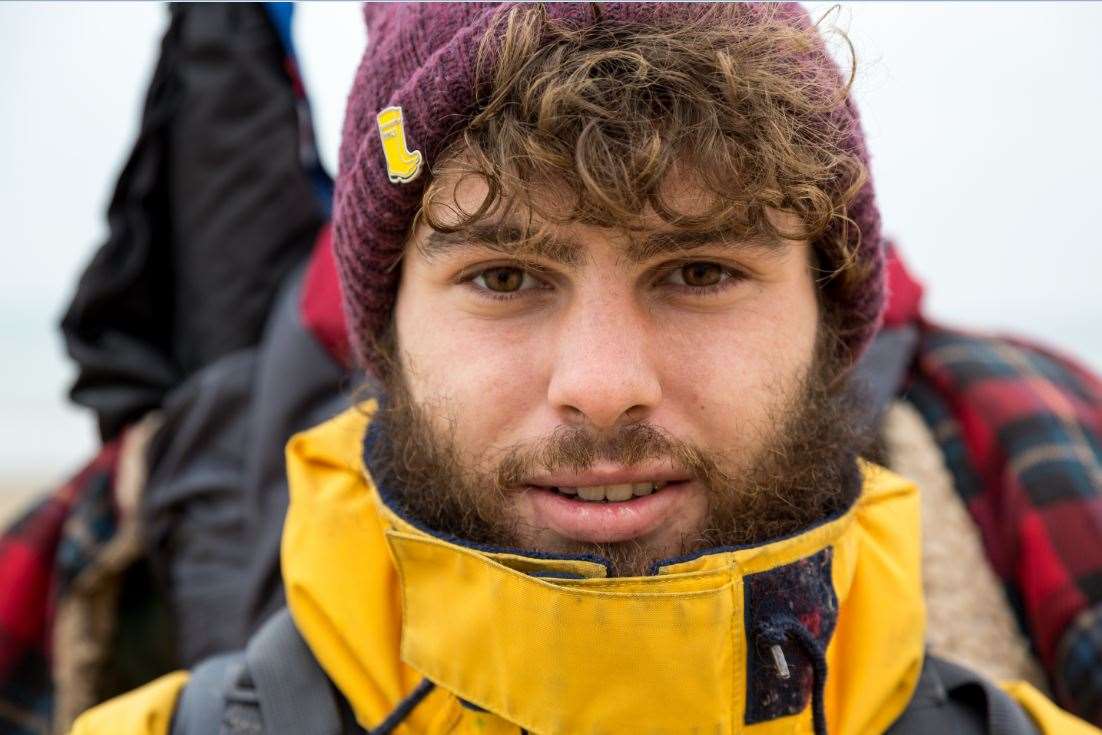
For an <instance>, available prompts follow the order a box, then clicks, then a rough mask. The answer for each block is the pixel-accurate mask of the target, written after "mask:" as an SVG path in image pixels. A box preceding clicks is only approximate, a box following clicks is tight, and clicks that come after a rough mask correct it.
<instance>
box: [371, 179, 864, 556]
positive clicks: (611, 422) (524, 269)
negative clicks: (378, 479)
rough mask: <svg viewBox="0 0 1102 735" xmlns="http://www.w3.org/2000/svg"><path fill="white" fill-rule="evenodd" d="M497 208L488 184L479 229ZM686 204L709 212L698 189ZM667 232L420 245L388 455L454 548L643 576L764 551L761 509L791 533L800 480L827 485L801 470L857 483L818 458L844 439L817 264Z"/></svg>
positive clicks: (571, 231) (677, 201)
mask: <svg viewBox="0 0 1102 735" xmlns="http://www.w3.org/2000/svg"><path fill="white" fill-rule="evenodd" d="M484 192H485V189H484V187H483V185H481V184H480V183H479V182H478V181H477V180H475V179H471V178H468V179H466V180H464V181H463V182H461V183H460V184H459V185H458V187H457V188H456V189H455V195H456V203H457V204H458V205H459V206H460V207H462V208H463V210H465V211H467V212H471V211H475V210H476V209H477V207H478V204H479V203H480V202H481V201H482V197H483V194H484ZM671 201H672V204H673V205H674V206H675V207H677V208H678V209H680V210H681V211H692V210H693V208H694V207H695V206H697V205H698V204H702V202H703V200H702V199H700V194H699V192H696V191H694V190H693V189H692V188H691V187H690V186H687V185H684V184H680V185H678V186H677V187H676V188H674V189H673V190H672V191H671ZM438 214H439V216H440V217H441V218H443V219H447V215H446V213H445V212H443V211H441V212H439V213H438ZM522 214H523V213H522ZM773 216H775V217H776V218H777V221H778V222H779V223H780V224H781V225H782V231H783V229H784V228H783V225H784V223H785V222H786V220H785V219H784V217H785V215H782V214H780V213H776V214H775V215H773ZM648 222H649V224H650V225H651V226H650V228H649V229H647V230H643V231H636V232H632V233H630V234H629V233H627V232H624V231H620V230H613V229H608V228H602V227H596V226H591V225H583V224H577V223H571V224H569V225H558V226H554V227H552V228H551V230H550V233H551V235H552V237H553V238H554V243H553V244H552V243H547V244H546V245H545V246H543V247H537V248H535V249H533V250H528V251H526V252H524V253H523V254H520V255H518V254H516V253H513V252H509V248H508V247H505V248H503V247H501V246H500V245H495V244H493V243H486V242H481V241H480V238H481V236H483V235H486V234H487V233H491V234H492V232H493V227H492V226H493V225H498V224H501V221H500V220H499V219H497V218H495V217H493V216H491V217H488V218H487V219H485V220H483V221H482V222H480V223H479V226H480V228H482V231H481V232H475V233H456V234H441V233H437V232H435V231H433V230H432V229H430V228H429V227H428V226H427V225H425V224H421V225H420V226H419V228H418V229H417V230H416V231H415V232H414V233H412V236H411V239H410V242H409V243H408V246H407V248H406V251H405V254H404V260H403V270H402V279H401V285H400V289H399V293H398V300H397V306H396V311H395V324H394V327H395V336H396V342H397V358H398V359H397V363H398V365H397V369H398V371H399V372H398V374H396V375H395V376H393V377H392V379H391V380H390V389H389V392H390V394H391V397H392V399H395V401H396V404H395V405H398V406H399V410H400V412H399V413H398V414H394V415H396V416H399V417H400V418H399V419H398V420H399V421H400V422H401V424H402V425H401V426H392V427H391V428H390V430H389V431H388V434H389V433H392V432H395V431H396V433H397V434H399V435H400V437H401V438H399V439H397V441H399V442H401V443H403V444H404V446H402V447H400V448H399V449H398V450H396V451H392V452H391V457H390V461H391V463H392V464H393V463H394V461H395V456H396V455H401V456H400V457H399V458H398V462H399V463H400V464H404V466H405V467H404V469H405V471H403V470H402V469H399V470H398V474H400V475H404V477H403V481H404V483H405V484H406V487H405V488H404V489H403V493H404V494H405V495H406V496H407V499H408V500H409V505H410V506H411V507H412V508H414V509H415V510H416V509H420V510H421V512H422V513H425V514H428V515H430V516H434V518H435V520H436V524H435V525H443V526H450V527H447V528H443V529H441V530H445V531H450V532H454V533H459V534H460V535H464V534H466V535H474V536H480V537H481V538H477V539H476V540H479V541H489V542H493V543H498V544H502V545H510V546H518V547H521V548H524V549H529V550H539V551H547V552H562V553H578V552H590V551H596V552H598V553H603V554H605V555H606V556H610V557H611V558H613V561H614V564H615V565H616V566H617V571H618V572H620V573H642V572H643V571H644V570H645V569H646V567H647V565H649V564H650V563H653V562H654V561H655V560H658V559H662V558H666V557H669V556H673V555H676V554H680V553H683V552H686V551H691V550H693V549H695V548H698V547H700V546H701V545H706V544H714V543H724V542H730V541H732V540H746V539H747V538H748V537H750V536H753V532H751V531H750V530H748V529H751V528H752V527H753V526H754V524H755V519H759V520H760V517H761V516H762V515H763V513H762V512H761V509H762V508H763V507H773V506H778V505H779V506H781V509H780V510H779V514H780V515H782V516H784V517H786V518H791V517H792V516H793V515H794V514H793V512H792V510H791V509H789V510H785V509H784V508H783V506H784V505H785V504H788V505H790V506H794V507H797V508H798V507H799V506H801V505H802V504H803V497H802V496H797V497H786V496H785V493H786V492H787V493H789V494H793V493H800V492H807V489H806V485H807V482H806V481H807V477H803V478H802V481H803V482H802V487H793V483H792V482H789V480H790V479H792V478H790V477H788V475H789V474H791V473H792V472H795V471H797V470H799V471H804V472H805V475H806V470H807V469H808V468H807V467H801V468H794V467H789V466H787V465H788V464H792V463H795V464H799V463H800V462H804V463H811V462H824V461H825V462H827V463H828V464H829V463H834V464H838V463H839V461H838V459H837V449H838V447H837V446H835V444H836V443H831V442H830V441H829V439H828V438H827V437H823V438H822V440H823V441H824V442H826V443H827V444H830V446H829V447H828V451H826V454H824V452H823V451H817V448H816V447H814V446H811V447H810V448H809V447H808V444H809V442H810V444H814V443H815V442H816V441H819V440H818V439H816V438H815V437H810V438H809V437H807V436H806V434H808V433H818V434H823V433H824V432H825V433H826V434H830V435H831V436H832V437H833V436H834V435H833V433H832V432H831V431H830V429H829V426H820V425H819V424H821V423H825V424H829V423H830V420H826V421H824V420H823V419H824V411H822V410H819V409H820V408H822V404H824V403H829V402H830V401H828V400H827V399H825V398H824V397H823V395H824V389H823V387H822V385H821V383H822V381H821V380H820V378H822V377H823V376H822V375H821V373H822V372H823V371H822V369H821V368H822V366H821V364H820V362H819V361H817V360H816V355H817V354H819V352H818V351H817V349H816V348H817V344H818V342H817V337H818V325H819V323H820V314H819V306H818V302H817V298H816V291H815V284H814V281H813V276H812V269H811V266H810V257H811V249H810V247H809V246H808V244H807V243H806V242H803V241H794V240H784V239H780V240H775V241H767V240H761V241H747V240H742V241H738V240H729V239H725V238H723V237H719V236H717V237H714V238H713V237H705V238H700V237H695V238H692V239H684V238H679V237H678V236H677V231H676V230H675V229H674V228H671V227H670V226H668V225H666V224H665V223H663V222H662V221H661V219H659V218H658V217H657V216H653V217H651V218H649V220H648ZM396 394H400V395H396ZM809 403H814V404H815V405H811V406H809ZM401 404H405V405H404V406H402V405H401ZM827 413H829V412H827ZM817 419H818V420H817ZM393 420H394V418H393V416H392V421H393ZM782 445H783V446H782ZM849 448H850V447H846V448H845V449H849ZM805 449H806V450H807V451H803V450H805ZM818 449H822V447H819V448H818ZM831 452H834V453H833V454H831ZM826 455H829V457H826ZM846 456H847V457H850V455H849V454H846ZM824 457H826V458H824ZM850 458H851V457H850ZM812 475H813V476H814V477H819V478H822V479H823V480H824V481H826V482H831V481H833V480H832V478H833V476H832V475H831V474H830V473H829V472H827V473H822V472H818V471H817V470H815V469H814V468H812ZM796 484H797V485H800V484H801V483H796ZM817 492H819V494H820V495H821V494H822V491H817ZM766 496H768V497H766ZM820 500H821V499H820ZM819 512H821V509H820V508H819V506H815V504H814V503H812V502H811V499H808V503H807V508H806V513H807V514H814V513H819ZM765 515H768V513H766V514H765ZM795 515H799V513H795ZM806 520H808V519H804V518H801V519H800V522H803V521H806ZM735 527H740V528H735ZM776 528H781V527H780V526H778V527H776ZM776 528H775V529H770V530H776ZM766 532H769V531H766ZM740 534H742V535H740Z"/></svg>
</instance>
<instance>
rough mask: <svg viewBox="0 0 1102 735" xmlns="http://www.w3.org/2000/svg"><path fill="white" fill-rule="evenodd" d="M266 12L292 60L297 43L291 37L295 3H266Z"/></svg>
mask: <svg viewBox="0 0 1102 735" xmlns="http://www.w3.org/2000/svg"><path fill="white" fill-rule="evenodd" d="M264 12H266V13H267V14H268V20H270V21H272V25H273V26H275V30H276V33H277V34H279V40H280V42H281V43H282V44H283V50H284V51H285V52H286V53H287V55H288V56H290V57H291V58H294V57H295V42H294V38H293V37H292V35H291V21H292V20H294V15H295V4H294V3H264Z"/></svg>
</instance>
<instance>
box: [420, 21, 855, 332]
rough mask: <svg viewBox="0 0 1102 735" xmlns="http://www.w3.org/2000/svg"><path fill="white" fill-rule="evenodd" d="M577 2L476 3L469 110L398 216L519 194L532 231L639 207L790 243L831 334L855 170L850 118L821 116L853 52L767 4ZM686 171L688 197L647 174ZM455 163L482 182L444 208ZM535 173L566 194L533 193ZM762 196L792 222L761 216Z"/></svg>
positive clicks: (457, 174) (851, 236) (454, 213)
mask: <svg viewBox="0 0 1102 735" xmlns="http://www.w3.org/2000/svg"><path fill="white" fill-rule="evenodd" d="M593 5H594V10H593V12H594V14H596V15H597V16H598V22H596V23H592V24H577V23H570V22H567V21H564V20H562V19H555V18H551V17H549V15H548V13H547V11H546V9H545V8H544V7H543V5H542V4H537V5H521V6H514V7H506V8H503V9H502V12H500V13H499V14H498V15H497V16H496V17H495V18H494V21H493V22H492V23H491V24H490V26H489V29H488V31H487V32H486V33H485V34H484V35H483V36H482V39H481V42H480V45H479V53H478V57H477V60H476V86H477V94H476V99H478V100H479V107H478V109H477V111H476V114H474V116H473V117H472V118H471V119H470V120H469V121H468V122H467V124H466V126H465V127H464V128H463V129H461V130H459V131H457V132H456V133H455V134H454V135H453V136H452V137H451V138H450V139H449V141H448V142H447V143H446V145H445V146H444V148H443V154H442V155H440V156H439V157H438V158H437V160H436V162H435V164H434V165H433V168H432V173H433V176H432V178H431V179H430V181H429V183H428V185H427V186H426V188H425V191H424V195H423V197H422V204H421V208H420V210H419V211H418V212H417V215H416V217H415V220H414V225H416V223H417V222H418V221H420V220H422V219H423V220H424V221H425V222H426V223H427V224H428V225H429V226H430V227H431V228H433V229H435V230H438V231H444V232H453V231H460V230H463V229H465V228H467V227H470V226H471V225H473V224H475V223H476V222H478V221H479V220H481V219H482V218H485V217H487V216H489V215H491V214H495V213H496V214H503V215H504V214H509V213H511V212H513V211H516V210H518V209H521V208H523V210H525V211H527V212H528V213H529V220H528V222H529V229H528V231H527V232H525V233H521V239H528V238H538V237H541V236H542V232H541V227H542V223H548V224H550V223H564V222H569V221H577V222H582V223H587V224H595V225H599V226H602V227H615V228H620V229H624V230H637V229H640V228H642V227H643V217H644V212H645V210H646V208H647V207H648V205H649V207H650V209H651V210H653V212H654V213H655V214H657V216H659V217H660V218H661V219H662V220H663V221H665V222H666V223H667V224H669V225H670V226H672V227H674V228H678V229H684V230H693V231H709V232H715V231H722V232H724V233H728V234H730V235H731V236H733V237H753V236H763V235H764V236H774V237H786V238H789V239H798V240H808V241H810V242H811V243H812V245H813V249H814V262H815V266H816V268H817V270H818V278H817V280H818V284H819V292H820V299H821V302H822V303H823V304H824V305H825V307H826V308H825V312H826V314H825V316H826V321H827V324H828V325H829V326H831V327H832V328H833V329H835V330H836V331H837V332H838V333H839V336H842V335H844V333H845V331H846V321H845V315H844V314H832V311H831V308H830V305H831V303H832V302H833V301H835V300H837V301H841V302H845V303H848V302H850V301H851V299H849V298H847V296H846V293H847V292H848V291H850V290H852V289H859V288H861V287H862V286H863V285H864V283H865V280H866V278H868V277H869V275H870V274H869V273H867V272H864V271H865V269H863V268H862V267H861V265H860V262H859V261H857V260H856V259H855V257H854V254H855V252H856V250H857V247H858V245H859V242H860V239H859V238H860V232H859V230H858V228H856V227H855V226H854V223H853V221H852V220H851V219H850V218H849V216H848V214H847V208H848V206H849V205H850V204H851V202H852V201H853V199H854V198H855V196H856V195H857V194H858V192H859V191H860V190H861V188H862V187H863V186H864V185H865V184H866V182H867V180H868V171H867V169H866V166H865V165H864V164H863V163H862V161H861V160H860V158H858V156H857V155H855V153H854V152H853V151H852V150H851V149H850V148H847V145H846V141H847V136H850V135H852V132H853V131H852V130H851V129H850V127H849V126H850V125H852V124H853V123H852V116H846V115H840V114H837V113H838V111H839V109H840V108H841V107H842V106H844V105H845V104H846V103H847V98H848V95H849V91H850V86H851V83H852V80H853V76H854V71H855V66H852V65H851V68H850V73H849V75H848V78H843V77H842V76H841V75H840V74H839V73H838V70H837V68H836V67H835V65H834V64H833V63H832V62H829V61H827V63H823V61H822V60H821V57H822V56H824V55H825V53H826V52H825V47H824V45H823V41H822V38H821V37H820V36H819V32H818V29H817V25H818V24H814V25H813V24H811V23H799V22H795V23H794V22H793V19H792V18H791V17H789V16H788V15H783V14H782V11H781V10H779V9H778V8H775V7H773V6H769V5H749V6H747V5H742V4H730V5H726V4H721V5H716V6H713V7H711V8H709V9H707V10H706V11H705V12H704V13H699V12H696V13H692V14H688V15H686V17H685V18H683V19H681V20H678V21H677V22H669V21H670V18H669V17H668V16H669V15H670V14H674V15H675V17H676V14H677V13H678V7H677V6H676V5H672V6H670V5H655V6H650V12H649V13H648V14H645V16H644V17H643V19H641V20H636V21H632V22H623V21H616V22H611V21H602V20H601V19H600V17H599V16H600V13H601V10H600V7H599V3H594V4H593ZM841 35H842V38H843V40H845V42H846V43H847V44H848V39H845V37H844V34H841ZM850 51H851V56H850V58H851V61H852V59H853V56H852V48H850ZM809 57H814V58H813V59H812V63H807V60H808V59H809ZM686 171H687V172H691V175H692V177H693V182H694V184H695V185H696V186H698V187H700V189H701V190H703V191H704V192H705V193H706V194H707V197H706V200H707V201H708V204H709V206H708V207H707V208H706V209H705V210H704V211H702V212H701V211H693V212H687V211H678V210H677V209H675V208H674V206H672V204H671V203H670V201H669V200H668V199H669V198H668V196H667V193H668V189H667V188H666V187H665V184H667V183H668V182H669V180H670V178H671V175H680V174H681V173H682V172H686ZM469 176H476V177H478V178H480V179H481V180H482V181H483V182H484V183H485V185H486V191H487V193H486V196H485V198H484V200H483V201H482V202H481V204H480V206H478V207H477V208H475V210H474V211H470V212H468V211H462V210H457V209H456V207H455V205H454V201H455V187H456V186H458V184H459V182H460V181H462V180H463V179H464V178H466V177H469ZM449 184H450V188H449ZM548 187H554V190H555V191H556V193H558V192H562V193H564V195H565V197H566V199H565V200H563V199H562V198H558V197H557V198H556V199H555V202H556V203H554V204H553V205H549V202H548V201H547V199H548V198H547V197H541V196H540V194H541V193H543V192H546V191H548ZM440 207H443V208H444V209H445V210H447V211H448V212H449V215H448V216H447V217H446V218H444V217H440V216H437V215H436V214H434V209H436V210H438V209H439V208H440ZM770 210H782V211H787V212H791V213H794V214H795V215H797V217H798V221H799V222H800V223H801V225H800V227H799V228H798V230H797V231H785V232H781V231H778V229H777V225H776V223H775V218H770V217H769V216H768V213H769V211H770ZM532 215H535V216H536V217H538V220H539V223H537V224H535V225H533V220H532ZM513 244H514V245H517V244H518V243H513ZM832 294H833V295H834V296H839V295H840V296H841V298H837V299H834V298H831V295H832Z"/></svg>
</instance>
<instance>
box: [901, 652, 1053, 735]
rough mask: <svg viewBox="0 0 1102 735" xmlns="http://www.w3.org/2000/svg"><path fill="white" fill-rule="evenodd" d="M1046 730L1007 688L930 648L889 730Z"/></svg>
mask: <svg viewBox="0 0 1102 735" xmlns="http://www.w3.org/2000/svg"><path fill="white" fill-rule="evenodd" d="M929 733H953V735H1040V733H1039V731H1038V730H1037V727H1036V726H1035V725H1034V724H1033V721H1032V720H1031V719H1030V718H1029V716H1028V715H1027V714H1026V713H1025V712H1024V711H1023V710H1022V708H1021V707H1020V706H1018V704H1017V702H1015V701H1014V700H1013V699H1011V698H1010V697H1009V696H1008V695H1007V694H1006V693H1005V692H1004V691H1002V690H1001V689H999V688H998V687H997V686H995V685H994V684H992V683H991V682H989V681H988V680H987V679H985V678H984V677H982V676H980V675H979V674H977V673H975V672H973V671H969V670H968V669H965V668H963V667H961V666H957V665H956V664H953V663H950V662H948V661H945V660H944V659H940V658H937V657H936V656H931V655H929V654H927V656H926V660H925V661H924V663H923V665H922V674H921V676H920V677H919V679H918V685H917V686H916V687H915V693H914V695H913V696H912V697H911V702H910V704H908V705H907V709H906V710H904V712H903V714H902V715H901V716H900V717H899V719H898V720H896V722H895V723H894V724H893V725H892V726H891V727H890V728H888V730H887V734H886V735H928V734H929Z"/></svg>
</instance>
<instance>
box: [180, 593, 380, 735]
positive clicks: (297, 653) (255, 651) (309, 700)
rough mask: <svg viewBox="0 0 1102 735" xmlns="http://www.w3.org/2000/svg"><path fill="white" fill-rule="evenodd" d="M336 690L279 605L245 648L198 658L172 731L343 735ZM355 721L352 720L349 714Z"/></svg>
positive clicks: (343, 720) (184, 734)
mask: <svg viewBox="0 0 1102 735" xmlns="http://www.w3.org/2000/svg"><path fill="white" fill-rule="evenodd" d="M338 696H339V695H338V694H337V692H336V691H335V690H334V688H333V685H332V684H331V683H330V681H329V678H328V677H327V676H326V675H325V672H324V671H323V670H322V668H321V666H319V665H318V662H317V660H316V659H315V658H314V655H313V653H311V652H310V648H309V647H308V646H307V645H306V641H304V640H303V639H302V635H301V634H300V633H299V632H298V629H297V628H296V627H295V623H294V620H293V619H292V618H291V613H290V611H288V610H287V609H286V608H284V609H282V610H280V611H279V612H278V613H276V614H275V615H273V616H272V617H271V618H269V620H268V621H267V622H266V623H264V625H263V626H262V627H261V628H260V630H259V631H257V632H256V634H255V635H254V636H253V637H252V638H251V639H250V640H249V643H248V645H247V646H246V648H245V650H244V651H243V652H241V651H238V652H235V653H229V654H224V655H222V656H217V657H215V658H212V659H209V660H208V661H205V662H204V663H202V664H200V665H199V666H198V667H196V669H195V670H194V671H193V672H192V674H191V677H190V678H189V679H188V683H187V685H186V686H185V687H184V691H183V693H182V694H181V695H180V700H179V703H178V704H177V707H176V712H175V714H174V716H173V723H172V728H171V730H170V732H171V733H172V735H211V733H220V735H261V734H263V735H301V734H302V733H311V735H343V734H344V733H347V732H363V730H362V729H361V728H359V727H358V726H356V727H355V728H354V729H352V730H350V729H349V723H348V717H347V713H346V712H345V710H344V709H342V708H341V706H340V704H338V700H337V697H338ZM353 722H354V720H353Z"/></svg>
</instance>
